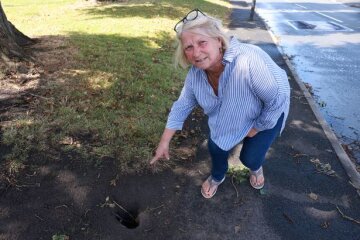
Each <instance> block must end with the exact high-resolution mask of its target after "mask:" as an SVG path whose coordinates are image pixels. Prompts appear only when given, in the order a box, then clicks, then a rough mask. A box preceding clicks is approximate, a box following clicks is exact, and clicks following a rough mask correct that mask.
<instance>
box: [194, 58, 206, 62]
mask: <svg viewBox="0 0 360 240" xmlns="http://www.w3.org/2000/svg"><path fill="white" fill-rule="evenodd" d="M205 60H206V57H205V58H203V59H197V60H195V62H196V63H202V62H203V61H205Z"/></svg>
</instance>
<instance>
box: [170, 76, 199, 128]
mask: <svg viewBox="0 0 360 240" xmlns="http://www.w3.org/2000/svg"><path fill="white" fill-rule="evenodd" d="M191 81H192V77H191V73H190V72H189V73H188V75H187V77H186V79H185V84H184V87H183V89H182V90H181V94H180V96H179V98H178V100H177V101H175V102H174V104H173V106H172V108H171V111H170V113H169V117H168V120H167V123H166V128H168V129H173V130H181V129H182V128H183V125H184V121H185V120H186V118H187V116H188V115H189V114H190V113H191V111H192V110H193V108H194V107H195V106H196V105H197V101H196V98H195V95H194V92H193V89H192V86H191Z"/></svg>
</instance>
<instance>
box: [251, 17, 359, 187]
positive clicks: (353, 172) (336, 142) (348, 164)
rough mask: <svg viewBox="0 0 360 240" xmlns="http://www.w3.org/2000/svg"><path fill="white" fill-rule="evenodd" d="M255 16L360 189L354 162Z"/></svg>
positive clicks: (349, 174)
mask: <svg viewBox="0 0 360 240" xmlns="http://www.w3.org/2000/svg"><path fill="white" fill-rule="evenodd" d="M257 16H258V17H259V18H260V19H261V20H262V21H263V22H264V23H265V26H266V30H267V32H268V33H269V34H270V36H271V38H272V40H273V42H274V43H275V45H276V47H277V49H278V50H279V52H280V53H281V55H282V57H283V59H284V60H285V63H286V65H287V67H288V68H289V70H290V72H291V75H292V76H293V78H294V79H295V81H296V83H297V84H298V86H299V87H300V89H301V91H302V92H303V94H304V96H305V98H306V100H307V102H308V103H309V105H310V107H311V110H312V111H313V113H314V115H315V117H316V119H317V120H318V121H319V123H320V125H321V127H322V129H323V130H324V132H325V135H326V137H327V139H328V140H329V141H330V143H331V145H332V147H333V148H334V150H335V153H336V155H337V157H338V159H339V160H340V162H341V164H342V166H343V167H344V169H345V171H346V173H347V175H348V176H349V178H350V181H349V183H350V185H352V186H353V187H354V188H356V189H357V190H360V173H359V172H358V171H357V170H356V167H355V164H354V163H353V162H352V161H351V160H350V158H349V156H348V155H347V154H346V152H345V150H344V149H343V148H342V146H341V144H340V141H339V139H338V138H337V137H336V135H335V133H334V132H333V131H332V129H331V128H330V127H329V124H328V123H327V122H326V120H325V119H324V117H323V116H322V114H321V113H320V110H319V109H318V108H317V105H316V103H315V101H314V99H313V98H312V96H311V94H310V92H309V91H308V89H307V88H306V87H305V84H304V83H303V81H302V80H301V78H300V77H299V75H298V74H297V73H296V70H295V67H294V66H293V65H292V63H291V62H290V60H289V59H288V57H287V56H286V55H284V54H283V52H282V49H281V48H280V44H279V41H278V39H277V38H276V36H275V35H274V34H273V33H272V31H271V30H270V28H269V26H268V25H267V24H266V22H265V21H264V19H262V18H261V17H260V15H259V14H258V13H257Z"/></svg>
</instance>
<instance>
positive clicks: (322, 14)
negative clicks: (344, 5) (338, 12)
mask: <svg viewBox="0 0 360 240" xmlns="http://www.w3.org/2000/svg"><path fill="white" fill-rule="evenodd" d="M315 13H317V14H319V15H321V16H324V17H327V18H330V19H332V20H334V21H337V22H341V23H342V22H343V21H341V20H339V19H336V18H333V17H330V16H329V15H326V14H324V13H321V12H315Z"/></svg>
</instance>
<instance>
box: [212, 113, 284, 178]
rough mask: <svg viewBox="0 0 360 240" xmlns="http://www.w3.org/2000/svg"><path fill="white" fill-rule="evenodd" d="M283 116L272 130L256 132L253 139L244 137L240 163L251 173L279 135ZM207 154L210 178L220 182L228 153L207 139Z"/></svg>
mask: <svg viewBox="0 0 360 240" xmlns="http://www.w3.org/2000/svg"><path fill="white" fill-rule="evenodd" d="M283 119H284V114H282V115H281V116H280V118H279V119H278V121H277V123H276V125H275V127H274V128H272V129H268V130H264V131H261V132H258V133H257V134H256V135H255V136H254V137H245V138H244V140H243V146H242V149H241V152H240V161H241V162H242V163H243V164H244V165H245V166H246V167H247V168H249V169H250V170H251V171H256V170H258V169H259V168H260V167H261V166H262V165H263V163H264V161H265V154H266V152H267V151H268V150H269V148H270V146H271V144H272V143H273V142H274V140H275V138H276V137H277V136H278V135H279V133H280V129H281V126H282V122H283ZM208 147H209V152H210V155H211V162H212V168H211V176H212V177H213V179H214V180H216V181H221V180H222V179H223V178H224V177H225V174H226V172H227V170H228V157H229V153H230V151H224V150H222V149H221V148H219V147H218V146H217V145H216V144H215V143H214V142H213V141H212V140H211V138H210V137H209V142H208Z"/></svg>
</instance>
